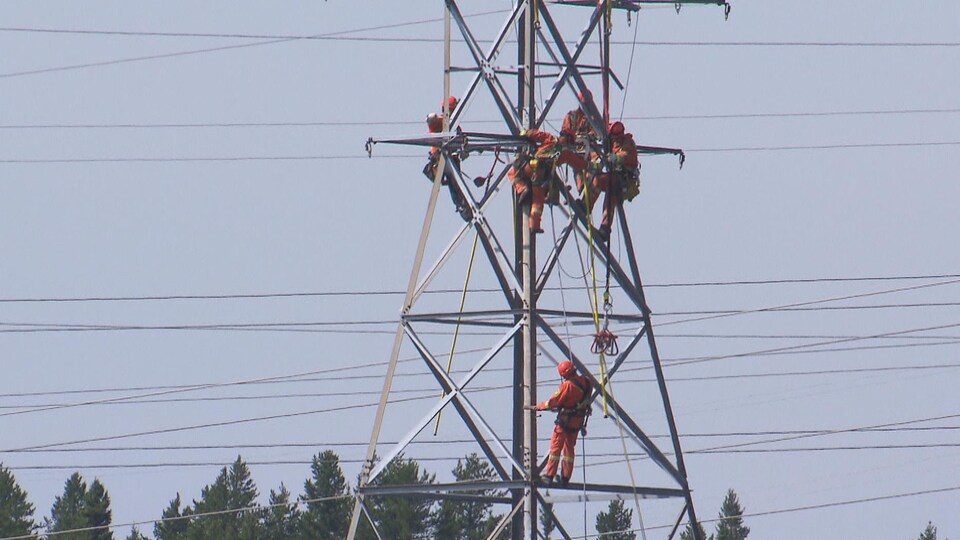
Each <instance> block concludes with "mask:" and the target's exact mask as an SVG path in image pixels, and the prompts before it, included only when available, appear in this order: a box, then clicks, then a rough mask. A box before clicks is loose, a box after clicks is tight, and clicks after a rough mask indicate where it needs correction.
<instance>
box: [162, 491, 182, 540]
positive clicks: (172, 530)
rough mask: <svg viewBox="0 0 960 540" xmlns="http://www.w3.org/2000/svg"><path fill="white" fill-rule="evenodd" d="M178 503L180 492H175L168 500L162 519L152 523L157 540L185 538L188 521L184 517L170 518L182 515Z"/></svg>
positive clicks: (179, 539) (180, 539)
mask: <svg viewBox="0 0 960 540" xmlns="http://www.w3.org/2000/svg"><path fill="white" fill-rule="evenodd" d="M180 505H181V501H180V494H179V493H177V497H176V498H175V499H173V500H172V501H170V504H169V505H168V506H167V508H166V510H164V511H163V515H162V517H163V519H164V521H158V522H156V523H154V524H153V535H154V536H156V537H157V540H186V538H187V529H188V528H189V526H190V522H189V521H188V520H186V519H171V518H179V517H182V516H183V515H184V514H183V513H181V511H180Z"/></svg>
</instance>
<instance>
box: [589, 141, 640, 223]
mask: <svg viewBox="0 0 960 540" xmlns="http://www.w3.org/2000/svg"><path fill="white" fill-rule="evenodd" d="M609 132H610V158H609V162H608V165H609V167H608V171H607V172H601V173H598V174H597V175H596V176H594V178H593V181H592V182H591V183H590V191H589V192H588V193H587V194H586V195H585V197H586V198H587V199H589V204H588V206H587V209H588V212H590V211H592V210H593V205H594V204H596V202H597V199H598V198H599V196H600V192H601V191H603V192H604V193H605V195H604V198H603V221H601V223H600V234H601V235H602V236H604V238H605V239H609V238H610V226H611V224H612V222H613V216H614V213H615V211H616V207H617V205H618V204H620V203H622V202H623V201H624V199H626V200H628V201H632V200H633V198H634V197H636V196H637V194H638V193H640V160H639V158H638V157H637V144H636V143H635V142H634V141H633V135H632V134H630V133H626V129H625V128H624V126H623V123H622V122H614V123H612V124H610V129H609ZM601 165H602V164H601V163H600V162H599V161H595V162H594V163H593V166H594V167H595V168H596V169H600V167H601Z"/></svg>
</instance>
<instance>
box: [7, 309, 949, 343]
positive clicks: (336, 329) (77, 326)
mask: <svg viewBox="0 0 960 540" xmlns="http://www.w3.org/2000/svg"><path fill="white" fill-rule="evenodd" d="M956 306H960V302H913V303H901V304H873V305H858V306H806V307H783V308H776V309H772V308H769V309H768V308H765V309H763V310H760V311H756V313H758V314H777V313H789V312H805V311H816V312H819V311H859V310H873V309H908V308H931V307H933V308H939V307H956ZM751 312H753V310H750V309H716V310H687V311H665V312H654V315H655V316H659V317H675V316H681V315H682V316H690V315H739V314H746V313H751ZM397 323H398V321H396V320H376V319H370V320H349V321H300V322H296V321H274V322H258V323H205V324H166V325H138V324H117V323H110V324H86V323H62V322H14V321H4V322H0V333H14V334H18V333H35V332H87V331H129V330H231V331H232V330H274V331H282V330H290V329H298V330H301V331H310V332H318V333H356V334H393V333H394V331H392V330H391V331H389V332H388V331H385V330H372V329H360V330H352V331H348V330H344V328H346V327H356V326H396V325H397ZM661 324H670V323H661ZM621 326H623V325H621ZM325 327H326V328H327V329H326V330H324V329H323V328H325ZM627 327H629V325H628V326H627ZM452 333H453V331H431V332H423V335H451V334H452ZM461 333H464V332H463V331H461ZM467 334H469V335H476V336H491V335H500V334H499V333H498V332H488V331H479V332H468V333H467ZM587 336H593V334H577V337H587ZM663 336H664V337H671V336H672V337H711V338H735V339H742V338H755V339H756V338H777V339H813V338H815V337H822V336H810V335H783V336H776V335H774V336H771V335H766V336H764V335H717V334H664V335H663ZM830 337H836V338H840V337H847V336H830ZM849 337H853V336H849ZM925 339H929V337H927V338H925ZM943 339H960V337H954V336H949V337H944V338H943Z"/></svg>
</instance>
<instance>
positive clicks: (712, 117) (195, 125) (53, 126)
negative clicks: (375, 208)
mask: <svg viewBox="0 0 960 540" xmlns="http://www.w3.org/2000/svg"><path fill="white" fill-rule="evenodd" d="M951 113H960V108H926V109H874V110H860V111H807V112H782V113H776V112H772V113H728V114H683V115H645V116H625V117H622V118H621V120H628V121H634V120H729V119H763V118H809V117H834V116H869V115H898V114H900V115H909V114H951ZM552 121H553V122H558V121H559V119H555V120H552ZM502 123H503V120H471V124H502ZM422 125H423V120H351V121H314V122H309V121H301V122H292V121H286V122H281V121H276V122H193V123H184V122H177V123H130V122H126V123H114V124H103V123H101V124H90V123H86V124H0V129H186V128H190V129H194V128H197V129H199V128H276V127H337V128H341V127H354V126H356V127H361V126H422Z"/></svg>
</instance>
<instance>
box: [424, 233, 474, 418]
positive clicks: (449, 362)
mask: <svg viewBox="0 0 960 540" xmlns="http://www.w3.org/2000/svg"><path fill="white" fill-rule="evenodd" d="M479 240H480V233H479V232H478V233H477V235H476V236H474V237H473V249H472V250H471V251H470V262H469V263H468V264H467V276H466V278H465V279H464V280H463V291H462V292H461V293H460V309H459V310H458V311H460V312H461V313H462V312H463V306H465V305H466V303H467V288H468V287H469V286H470V276H471V275H472V274H473V261H474V260H475V259H476V255H477V242H478V241H479ZM460 320H461V319H460V316H457V325H456V326H455V327H454V329H453V341H452V342H451V343H450V354H449V355H448V356H447V375H449V374H450V370H451V369H453V356H454V353H456V351H457V338H458V337H460ZM446 395H447V392H446V391H442V392H440V398H441V399H442V398H444V397H446ZM442 415H443V411H441V412H438V413H437V423H436V425H434V426H433V436H434V437H436V436H437V433H439V432H440V417H441V416H442Z"/></svg>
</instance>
